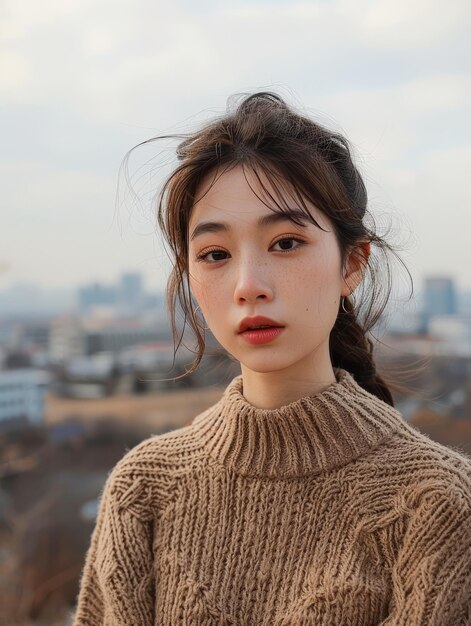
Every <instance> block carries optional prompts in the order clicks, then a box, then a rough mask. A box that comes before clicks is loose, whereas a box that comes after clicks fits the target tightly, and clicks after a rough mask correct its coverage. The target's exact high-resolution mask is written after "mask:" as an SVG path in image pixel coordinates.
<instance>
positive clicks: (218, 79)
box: [0, 0, 471, 290]
mask: <svg viewBox="0 0 471 626" xmlns="http://www.w3.org/2000/svg"><path fill="white" fill-rule="evenodd" d="M470 20H471V5H470V3H469V2H467V1H466V0H450V1H449V2H447V3H446V4H445V3H438V2H437V3H435V2H432V3H430V2H429V1H426V0H415V1H414V2H413V3H411V2H408V1H406V0H355V1H354V0H321V1H317V2H316V1H313V2H291V1H289V0H276V1H273V0H263V1H260V0H259V1H258V2H257V1H255V2H252V1H250V2H248V0H231V1H229V0H221V1H219V2H215V0H203V1H202V2H200V3H197V4H195V3H192V2H189V0H177V1H176V2H174V3H164V2H163V0H155V1H152V2H151V1H150V0H136V2H133V3H132V4H131V3H124V4H123V3H121V4H119V3H118V4H117V3H114V2H111V0H94V2H91V1H90V0H88V1H87V0H81V1H80V2H78V0H72V1H70V2H65V3H63V2H59V1H58V0H44V1H43V2H41V3H37V2H34V0H24V1H23V2H21V3H13V2H12V3H8V4H4V5H2V7H1V8H0V33H1V36H0V103H1V109H2V115H1V116H0V131H1V136H2V142H1V145H0V161H1V172H2V173H1V175H0V176H1V179H0V182H1V189H2V197H1V207H2V220H1V227H0V290H4V289H5V288H7V287H8V286H9V285H12V284H14V283H17V282H19V281H23V282H24V281H29V282H34V283H37V284H39V285H41V286H42V287H44V288H55V287H60V288H67V287H68V286H79V285H81V284H85V283H89V282H94V281H98V282H105V283H106V282H114V281H115V280H116V278H117V276H119V274H120V273H122V272H124V271H126V270H127V269H128V268H132V270H133V271H138V272H142V274H143V276H144V279H145V282H146V284H147V286H148V288H149V289H163V288H164V287H165V282H166V278H167V275H168V271H169V263H168V259H167V257H166V254H165V252H164V250H163V248H162V245H161V241H160V237H159V236H158V235H157V234H156V232H155V216H154V214H153V211H152V205H151V202H150V198H151V196H150V195H149V194H151V193H152V191H153V190H155V189H156V186H157V184H158V182H159V181H160V180H161V178H159V171H160V170H158V169H155V170H154V172H153V174H152V177H151V174H149V175H148V176H146V177H144V178H143V179H141V180H140V181H138V180H137V179H135V184H136V188H137V190H138V192H139V193H140V194H141V198H140V200H141V203H140V204H133V201H132V197H131V196H130V195H129V193H127V192H126V190H125V187H124V180H122V185H121V187H120V195H119V200H120V204H119V206H118V209H117V210H116V207H115V196H116V192H117V174H118V169H119V166H120V163H121V161H122V159H123V157H124V155H125V154H126V152H127V150H129V149H130V148H132V147H133V146H134V145H135V144H137V143H139V142H140V141H143V140H145V139H148V138H150V137H152V136H155V135H157V134H162V133H168V132H178V131H180V132H182V131H188V130H191V129H193V128H194V127H195V125H198V124H200V123H201V122H202V121H203V120H205V119H208V118H210V117H212V116H214V115H216V114H220V113H222V112H223V111H224V110H225V106H226V100H227V98H228V96H230V95H232V94H234V93H238V92H244V91H254V90H257V89H270V90H274V91H276V92H278V93H280V94H281V95H282V96H284V97H286V98H287V99H288V101H289V102H290V103H292V104H294V105H295V106H298V107H299V108H301V110H303V111H304V112H305V113H307V114H309V115H312V116H313V117H314V118H315V119H317V120H318V121H319V122H321V123H323V124H326V125H328V126H330V127H332V128H334V129H336V130H340V131H341V132H343V133H345V134H346V136H347V137H348V138H349V139H350V141H351V142H352V144H353V147H354V150H355V157H356V162H357V164H358V167H359V169H360V171H361V172H362V173H363V175H364V178H365V182H366V185H367V188H368V192H369V202H370V204H369V208H370V210H371V212H372V213H373V215H374V216H375V218H376V219H377V221H378V223H379V224H380V226H381V227H382V228H383V227H384V228H386V227H387V225H388V224H389V223H392V226H393V232H392V241H393V242H397V243H398V244H399V246H400V247H401V248H402V250H403V252H401V254H402V257H403V258H404V260H405V262H406V264H407V266H408V268H409V269H410V271H411V273H412V275H413V277H414V279H415V281H416V283H417V285H419V284H420V283H421V281H422V277H423V276H425V275H435V274H437V275H452V276H453V277H454V278H455V280H456V282H457V286H458V287H459V288H460V289H462V290H467V289H471V273H470V272H469V266H470V264H471V263H470V261H471V258H470V257H471V255H470V252H469V250H470V247H469V234H468V232H469V228H470V222H471V220H470V219H469V212H470V206H469V205H470V194H469V188H468V177H469V173H468V169H469V163H470V162H471V126H470V124H469V119H470V117H471V73H470V68H469V58H470V56H471V42H470V38H469V23H470ZM159 149H160V150H161V148H159V147H158V146H151V147H146V148H143V149H141V150H138V151H137V152H136V154H135V156H133V157H132V160H131V173H132V172H133V171H135V170H136V169H137V168H138V167H139V164H144V163H145V162H146V161H147V160H148V159H151V158H152V157H154V156H156V157H157V158H156V160H155V162H154V163H155V164H156V165H159V166H162V165H163V163H164V160H165V159H167V158H168V157H169V152H168V150H164V151H162V150H161V151H160V153H159ZM146 167H147V168H150V167H152V164H150V165H148V166H146ZM161 171H162V172H163V171H164V169H163V170H161ZM398 280H399V282H401V280H403V279H401V278H400V277H399V278H398ZM399 288H400V286H399Z"/></svg>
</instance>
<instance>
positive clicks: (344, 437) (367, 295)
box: [74, 93, 471, 626]
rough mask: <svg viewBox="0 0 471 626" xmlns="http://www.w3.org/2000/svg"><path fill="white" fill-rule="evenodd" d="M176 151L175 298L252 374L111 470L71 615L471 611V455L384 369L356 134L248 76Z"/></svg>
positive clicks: (333, 620) (350, 616)
mask: <svg viewBox="0 0 471 626" xmlns="http://www.w3.org/2000/svg"><path fill="white" fill-rule="evenodd" d="M178 156H179V159H180V161H181V163H180V165H179V166H178V168H177V169H176V170H175V171H174V172H173V173H172V174H171V176H170V177H169V179H168V180H167V181H166V183H165V185H164V187H163V191H162V195H161V198H160V204H159V213H158V218H159V224H160V226H161V227H162V230H163V232H164V233H165V235H166V237H167V240H168V242H169V244H170V246H171V248H172V250H173V252H174V255H175V263H174V268H173V272H172V274H171V276H170V279H169V283H168V297H169V304H170V311H171V313H172V316H173V320H174V315H175V304H176V302H177V300H178V301H179V302H180V304H181V306H182V307H183V309H184V311H185V313H186V315H187V317H188V319H189V322H190V324H191V326H192V328H193V330H194V331H195V334H196V338H197V342H198V354H197V357H196V359H195V364H194V366H195V367H196V366H197V365H198V363H199V360H200V359H201V356H202V354H203V351H204V343H205V342H204V331H205V329H206V328H209V329H210V330H211V332H212V333H213V335H214V336H215V338H216V339H217V340H218V342H219V343H220V344H221V346H222V347H223V348H225V350H226V351H227V352H228V353H229V354H230V355H231V356H232V357H233V358H234V359H237V361H239V362H240V367H241V374H240V375H239V376H237V377H236V378H234V379H233V380H232V382H230V383H229V385H228V386H227V388H226V390H225V392H224V393H223V395H222V397H221V399H220V401H219V402H218V403H216V404H215V405H214V406H212V407H211V408H209V409H208V410H206V411H205V412H203V413H201V414H200V415H198V416H196V417H195V418H194V420H193V422H192V423H191V425H189V426H187V427H184V428H180V429H178V430H174V431H172V432H169V433H166V434H164V435H159V436H152V437H150V438H149V439H147V440H145V441H143V442H142V443H141V444H139V445H138V446H136V447H135V448H133V449H132V450H130V451H129V452H127V453H126V454H125V456H124V457H123V458H122V459H121V461H119V463H118V464H117V465H116V466H115V467H114V469H113V470H112V471H111V473H110V475H109V477H108V480H107V482H106V485H105V487H104V490H103V493H102V497H101V501H100V508H99V514H98V519H97V522H96V527H95V530H94V532H93V535H92V540H91V545H90V548H89V551H88V554H87V557H86V561H85V566H84V569H83V574H82V579H81V588H80V594H79V597H78V606H77V610H76V614H75V622H74V624H75V626H85V625H86V626H95V625H96V626H98V625H99V626H118V625H120V626H124V625H126V626H151V625H157V624H159V625H160V624H161V625H165V626H167V625H168V626H170V625H172V626H176V625H178V624H182V625H190V624H191V625H202V626H213V625H214V626H216V625H218V626H223V625H224V626H229V625H231V626H236V625H237V626H251V625H254V626H255V625H256V626H261V625H266V626H268V625H270V626H273V625H277V626H288V625H292V626H295V625H296V626H298V625H299V626H301V625H306V626H307V625H312V626H347V625H348V626H378V625H380V624H381V625H383V626H386V625H387V626H465V625H467V626H469V625H470V624H471V459H470V458H468V457H467V456H466V455H465V454H464V453H461V452H460V451H458V450H453V449H449V448H447V447H444V446H442V445H439V444H438V443H435V442H434V441H432V440H431V439H429V438H428V437H426V436H425V435H423V434H421V433H419V432H418V431H417V430H415V429H413V428H412V427H411V426H409V425H408V423H407V422H406V421H405V420H404V419H403V418H402V416H401V415H400V414H399V413H398V412H397V411H396V410H395V409H394V408H393V401H392V397H391V393H390V391H389V389H388V387H387V385H386V383H385V382H384V380H383V379H382V378H381V376H380V375H379V374H378V372H377V371H376V368H375V363H374V359H373V354H372V343H371V341H370V339H369V338H368V336H367V334H368V330H369V329H370V328H371V325H372V323H374V321H375V319H376V318H377V316H378V314H379V312H380V310H381V302H382V303H383V305H384V300H383V301H380V306H379V309H378V308H376V309H375V306H376V305H377V304H378V299H379V295H380V293H379V290H380V288H381V287H383V286H384V285H385V284H386V287H387V285H388V284H389V274H388V273H387V267H386V269H385V270H384V271H385V272H386V273H385V274H383V273H382V271H381V264H380V262H381V260H384V258H386V257H385V256H384V255H382V254H381V253H382V252H385V251H387V244H386V243H385V242H384V241H382V239H381V238H380V237H379V236H378V235H377V234H375V233H374V231H373V229H372V228H371V227H368V226H367V225H366V215H367V213H366V208H367V207H366V205H367V194H366V190H365V186H364V184H363V182H362V179H361V177H360V175H359V173H358V171H357V169H356V168H355V166H354V164H353V162H352V158H351V153H350V150H349V145H348V142H347V141H346V140H345V139H344V138H343V137H342V136H340V135H338V134H336V133H334V132H332V131H329V130H327V129H326V128H323V127H322V126H320V125H319V124H317V123H316V122H314V121H313V120H311V119H308V118H306V117H304V116H302V115H300V114H298V113H297V112H295V111H294V110H292V109H291V108H290V107H288V106H287V105H286V104H285V103H284V102H283V100H282V99H280V98H279V97H278V96H277V95H275V94H271V93H255V94H253V95H251V96H249V97H246V98H245V99H243V100H242V101H241V102H239V104H238V105H237V107H236V108H235V109H234V110H229V112H228V113H227V115H225V116H223V117H221V118H218V119H216V120H214V121H213V122H211V123H209V124H208V125H206V126H205V127H203V128H202V129H200V130H199V131H197V132H195V133H194V134H192V135H190V136H187V137H186V138H185V139H184V140H183V141H182V142H181V143H180V145H179V148H178ZM362 281H363V283H362ZM365 281H366V282H365ZM362 284H363V285H364V286H365V288H363V289H362V287H361V286H362ZM353 292H356V293H358V292H361V293H362V295H363V300H362V301H361V303H360V299H359V297H357V298H355V299H354V298H353ZM360 305H361V310H359V307H360ZM174 331H175V333H176V334H178V331H177V326H176V324H175V321H174Z"/></svg>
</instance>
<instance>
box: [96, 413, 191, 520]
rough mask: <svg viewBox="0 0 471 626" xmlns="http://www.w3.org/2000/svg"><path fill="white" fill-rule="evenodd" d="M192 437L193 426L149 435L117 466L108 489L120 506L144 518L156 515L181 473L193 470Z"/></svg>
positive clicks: (125, 455)
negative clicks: (156, 510)
mask: <svg viewBox="0 0 471 626" xmlns="http://www.w3.org/2000/svg"><path fill="white" fill-rule="evenodd" d="M192 439H193V437H192V427H191V425H187V426H183V427H180V428H177V429H174V430H171V431H168V432H165V433H162V434H158V435H150V436H149V437H147V438H146V439H144V440H143V441H141V442H140V443H138V444H137V445H135V446H134V447H132V448H130V449H128V450H127V451H126V452H125V454H124V455H123V456H122V457H121V459H120V460H119V461H118V462H117V463H116V464H115V465H114V467H113V468H112V469H111V470H110V472H109V474H108V477H107V480H106V485H105V491H107V492H108V493H109V494H111V495H112V496H113V498H114V499H115V500H116V501H117V503H118V508H121V509H126V510H135V512H136V513H137V514H138V515H139V517H141V518H142V517H146V516H151V515H153V514H154V513H155V508H156V506H157V508H161V507H164V506H165V503H166V502H167V501H168V500H169V499H170V497H171V494H172V492H173V487H174V485H175V483H176V479H177V478H178V476H180V475H182V474H184V473H186V472H188V471H191V467H192V463H191V460H192V454H191V451H192V446H191V441H192ZM193 456H194V457H195V458H196V457H197V455H196V454H195V455H193ZM146 511H148V514H147V513H146Z"/></svg>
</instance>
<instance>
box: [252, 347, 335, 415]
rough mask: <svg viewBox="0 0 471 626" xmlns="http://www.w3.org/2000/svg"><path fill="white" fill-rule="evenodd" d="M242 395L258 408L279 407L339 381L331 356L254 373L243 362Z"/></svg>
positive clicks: (320, 390)
mask: <svg viewBox="0 0 471 626" xmlns="http://www.w3.org/2000/svg"><path fill="white" fill-rule="evenodd" d="M241 372H242V379H243V395H244V397H245V399H246V400H247V402H249V403H250V404H251V405H252V406H254V407H257V408H259V409H276V408H278V407H281V406H285V405H286V404H289V403H290V402H294V401H296V400H299V398H302V397H304V396H306V395H315V394H317V393H320V392H322V391H324V389H327V387H329V386H330V385H332V384H333V383H335V382H336V378H335V374H334V370H333V368H332V363H331V361H330V358H329V357H327V358H323V359H317V360H316V361H313V360H311V361H310V362H309V363H305V362H304V361H303V362H299V363H296V364H295V365H294V366H293V367H290V368H288V369H283V370H278V371H267V372H255V371H253V370H250V369H248V368H247V367H245V366H244V365H243V364H242V363H241Z"/></svg>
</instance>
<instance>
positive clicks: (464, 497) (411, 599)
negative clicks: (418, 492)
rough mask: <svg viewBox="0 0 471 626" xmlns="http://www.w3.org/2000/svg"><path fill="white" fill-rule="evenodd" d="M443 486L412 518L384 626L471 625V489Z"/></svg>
mask: <svg viewBox="0 0 471 626" xmlns="http://www.w3.org/2000/svg"><path fill="white" fill-rule="evenodd" d="M468 488H469V487H467V488H465V489H464V490H463V489H461V488H459V487H458V488H456V485H453V486H450V487H449V488H448V489H446V488H440V489H438V490H435V491H434V492H430V493H428V494H426V495H425V497H423V498H422V499H421V503H420V505H419V506H418V507H417V509H416V510H415V511H414V513H413V514H412V515H411V517H410V519H409V523H408V525H407V530H406V533H405V536H404V541H403V543H402V545H401V549H400V551H399V554H398V559H397V561H396V563H395V564H394V566H393V569H392V584H393V589H392V593H393V597H392V602H391V605H390V614H389V616H388V617H387V618H386V619H385V620H384V621H382V622H381V625H380V626H471V491H468Z"/></svg>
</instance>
